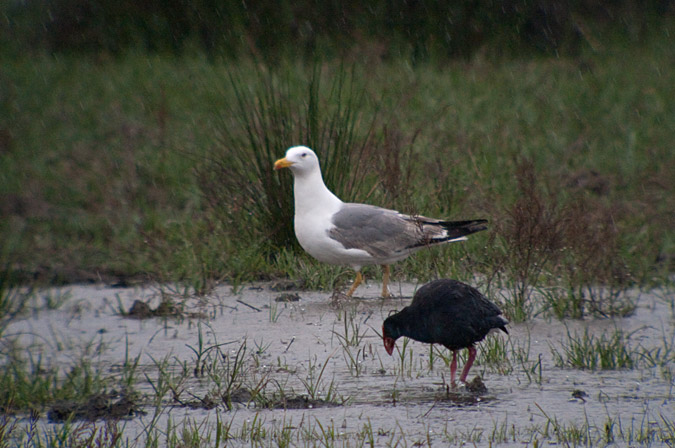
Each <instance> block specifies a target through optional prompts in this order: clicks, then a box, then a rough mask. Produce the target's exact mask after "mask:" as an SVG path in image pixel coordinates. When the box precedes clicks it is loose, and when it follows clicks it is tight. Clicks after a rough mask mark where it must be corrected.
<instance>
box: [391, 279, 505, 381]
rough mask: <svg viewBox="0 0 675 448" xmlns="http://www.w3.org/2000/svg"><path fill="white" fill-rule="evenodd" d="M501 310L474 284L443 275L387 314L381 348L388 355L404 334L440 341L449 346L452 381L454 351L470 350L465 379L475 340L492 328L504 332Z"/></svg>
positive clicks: (462, 375) (474, 353) (419, 339)
mask: <svg viewBox="0 0 675 448" xmlns="http://www.w3.org/2000/svg"><path fill="white" fill-rule="evenodd" d="M501 314H502V312H501V310H500V309H499V308H498V307H497V305H495V304H494V303H492V302H490V301H489V300H488V299H486V298H485V297H484V296H483V295H482V294H481V293H480V292H478V290H477V289H476V288H473V287H471V286H469V285H467V284H465V283H462V282H458V281H457V280H450V279H442V280H435V281H432V282H430V283H428V284H426V285H424V286H422V287H421V288H420V289H419V290H417V292H416V293H415V296H414V297H413V300H412V303H411V304H410V306H407V307H405V308H403V309H402V310H401V311H399V312H398V313H396V314H393V315H391V316H389V317H388V318H387V319H386V320H385V321H384V324H383V325H382V339H383V340H384V348H385V350H387V353H389V354H390V355H391V354H392V353H393V351H394V344H395V342H396V339H398V338H400V337H401V336H407V337H409V338H410V339H414V340H416V341H420V342H426V343H429V344H442V345H444V346H445V347H447V348H448V349H450V350H452V364H450V382H451V384H453V385H454V384H455V372H456V371H457V351H458V350H461V349H463V348H466V349H468V350H469V359H467V361H466V365H465V366H464V370H462V374H461V375H460V377H459V380H460V381H461V382H465V381H466V376H467V375H468V374H469V369H470V368H471V365H472V364H473V361H474V359H476V348H475V347H474V344H475V343H476V342H479V341H482V340H483V339H484V338H485V336H487V334H488V333H489V332H490V330H493V329H500V330H502V331H503V332H504V333H507V334H508V331H506V325H507V324H508V323H509V322H508V321H507V320H506V319H504V318H503V317H502V316H501Z"/></svg>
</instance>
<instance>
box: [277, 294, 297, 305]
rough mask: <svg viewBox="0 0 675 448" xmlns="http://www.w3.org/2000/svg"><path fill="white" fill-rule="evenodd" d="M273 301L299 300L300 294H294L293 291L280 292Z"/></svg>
mask: <svg viewBox="0 0 675 448" xmlns="http://www.w3.org/2000/svg"><path fill="white" fill-rule="evenodd" d="M274 301H275V302H284V303H288V302H299V301H300V295H299V294H295V293H286V294H280V295H278V296H277V297H275V298H274Z"/></svg>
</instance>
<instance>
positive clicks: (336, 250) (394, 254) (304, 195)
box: [274, 146, 487, 297]
mask: <svg viewBox="0 0 675 448" xmlns="http://www.w3.org/2000/svg"><path fill="white" fill-rule="evenodd" d="M282 168H289V169H290V170H291V173H292V174H293V179H294V184H293V192H294V199H295V217H294V227H295V236H296V237H297V239H298V242H299V243H300V246H302V248H303V249H304V250H305V251H306V252H307V253H309V254H310V255H311V256H312V257H314V258H316V259H317V260H319V261H321V262H324V263H330V264H337V265H349V266H351V267H352V268H353V269H354V270H355V271H356V279H355V280H354V283H353V284H352V286H351V288H350V289H349V291H348V292H347V296H350V297H351V296H352V294H353V293H354V291H355V290H356V288H358V286H359V285H360V284H361V283H362V282H363V276H362V275H361V268H362V267H363V266H366V265H373V264H379V265H381V266H382V271H383V273H382V297H389V296H390V293H389V290H388V289H387V284H388V283H389V265H390V264H391V263H394V262H396V261H399V260H402V259H404V258H406V257H407V256H408V255H410V254H412V253H413V252H416V251H418V250H420V249H422V248H424V247H428V246H433V245H437V244H441V243H454V242H456V241H464V240H466V239H467V238H466V236H467V235H470V234H472V233H475V232H479V231H481V230H485V229H487V220H485V219H476V220H470V221H442V220H438V219H433V218H427V217H424V216H419V215H405V214H403V213H399V212H397V211H395V210H389V209H386V208H382V207H377V206H374V205H368V204H357V203H349V202H343V201H342V200H340V198H338V197H337V196H335V195H334V194H333V193H332V192H331V191H330V190H329V189H328V188H327V187H326V185H325V184H324V182H323V177H322V176H321V168H320V166H319V158H318V157H317V156H316V154H315V153H314V151H312V150H311V149H309V148H308V147H306V146H294V147H291V148H289V149H288V151H286V156H285V157H284V158H282V159H279V160H277V161H276V162H274V169H275V170H279V169H282Z"/></svg>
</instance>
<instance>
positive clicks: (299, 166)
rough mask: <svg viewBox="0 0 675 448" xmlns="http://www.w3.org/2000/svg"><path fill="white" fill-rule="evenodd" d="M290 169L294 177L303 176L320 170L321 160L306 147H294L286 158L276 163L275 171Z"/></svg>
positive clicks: (289, 150) (287, 153) (287, 152)
mask: <svg viewBox="0 0 675 448" xmlns="http://www.w3.org/2000/svg"><path fill="white" fill-rule="evenodd" d="M281 168H289V169H290V170H291V171H292V172H293V175H294V176H298V175H300V176H302V175H304V174H308V173H311V172H313V171H315V170H319V169H320V168H319V158H318V157H317V156H316V154H315V153H314V151H312V150H311V149H309V148H308V147H306V146H293V147H292V148H289V149H288V151H286V157H284V158H283V159H279V160H277V161H276V162H274V169H275V170H280V169H281Z"/></svg>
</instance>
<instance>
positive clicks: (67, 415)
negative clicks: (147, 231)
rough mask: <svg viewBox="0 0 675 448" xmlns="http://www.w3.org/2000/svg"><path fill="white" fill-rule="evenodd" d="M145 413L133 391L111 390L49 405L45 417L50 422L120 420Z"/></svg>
mask: <svg viewBox="0 0 675 448" xmlns="http://www.w3.org/2000/svg"><path fill="white" fill-rule="evenodd" d="M145 414H146V413H145V412H144V411H142V410H141V409H140V407H139V405H138V402H137V400H136V396H135V394H134V393H128V392H115V391H113V392H110V393H101V394H96V395H93V396H91V397H89V398H88V399H86V400H85V401H77V400H63V401H59V402H57V403H54V404H53V405H52V406H51V408H50V409H49V411H48V413H47V417H48V419H49V421H50V422H52V423H59V422H64V421H66V420H86V421H95V420H99V419H104V420H120V419H128V418H132V417H134V416H136V415H145Z"/></svg>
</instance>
